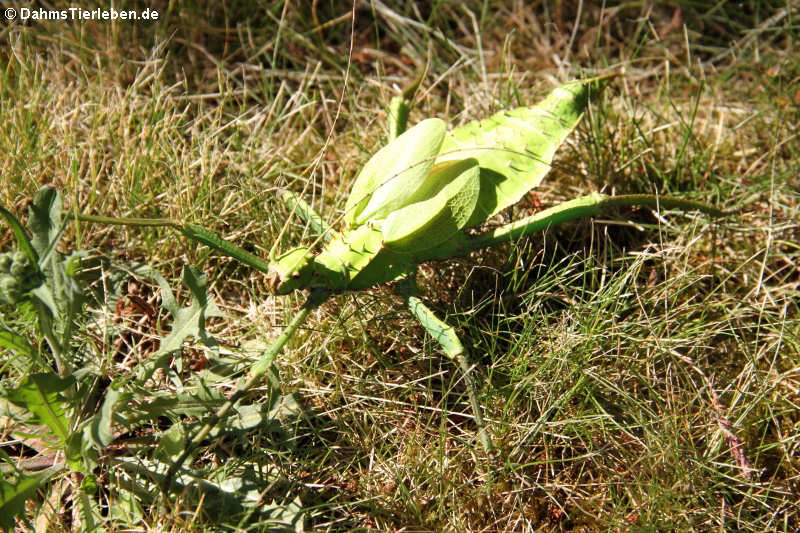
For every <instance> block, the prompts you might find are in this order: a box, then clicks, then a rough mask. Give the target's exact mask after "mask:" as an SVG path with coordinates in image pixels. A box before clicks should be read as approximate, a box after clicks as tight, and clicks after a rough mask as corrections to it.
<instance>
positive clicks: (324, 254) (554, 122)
mask: <svg viewBox="0 0 800 533" xmlns="http://www.w3.org/2000/svg"><path fill="white" fill-rule="evenodd" d="M608 78H609V76H606V77H602V78H595V79H589V80H582V81H576V82H572V83H568V84H565V85H562V86H560V87H557V88H556V89H554V90H553V91H552V92H551V93H550V94H549V95H548V96H547V97H546V98H545V99H544V100H543V101H542V102H541V103H539V104H538V105H536V106H533V107H523V108H518V109H514V110H511V111H503V112H500V113H497V114H496V115H493V116H491V117H489V118H487V119H485V120H481V121H475V122H470V123H468V124H465V125H463V126H460V127H457V128H454V129H452V130H450V131H447V128H446V125H445V123H444V122H443V121H442V120H440V119H436V118H432V119H427V120H424V121H422V122H420V123H419V124H417V125H416V126H414V127H412V128H410V129H408V130H406V131H404V129H405V122H406V118H407V117H408V112H409V109H410V107H411V98H412V97H413V93H414V90H416V86H418V82H417V83H415V84H414V85H413V86H412V87H413V90H410V91H406V93H404V94H403V95H402V96H398V97H395V98H394V99H393V100H392V102H391V105H390V113H389V117H390V124H389V130H390V137H391V138H390V142H389V143H388V144H387V145H386V146H385V147H383V148H382V149H380V150H379V151H378V152H377V153H376V154H375V155H374V156H372V158H371V159H370V160H369V161H368V162H367V163H366V164H365V165H364V167H363V169H362V170H361V172H360V173H359V175H358V177H357V178H356V180H355V182H354V184H353V187H352V190H351V193H350V196H349V198H348V200H347V203H346V205H345V213H344V216H343V222H344V225H343V227H342V228H341V230H340V231H335V230H334V229H332V228H331V227H330V226H328V225H327V224H326V223H325V222H324V221H323V220H322V218H321V217H320V216H319V215H318V214H317V213H315V212H314V211H313V209H311V207H309V206H308V205H307V204H306V203H305V202H303V201H302V200H301V199H299V198H297V197H296V196H295V195H293V194H292V193H290V192H288V191H283V192H282V193H281V194H280V197H281V200H282V201H283V202H284V203H286V204H287V206H289V208H290V209H292V210H293V211H294V212H296V213H298V214H299V215H300V216H301V218H303V219H304V220H305V221H306V222H307V223H309V225H311V227H312V228H313V229H315V230H316V231H318V232H320V233H321V234H322V239H320V240H319V241H318V242H324V243H325V244H324V246H323V247H322V249H321V250H316V249H313V248H311V247H307V246H298V247H295V248H292V249H290V250H288V251H286V252H284V253H281V254H278V253H274V251H273V253H271V254H270V257H269V261H265V260H263V259H261V258H259V257H256V256H254V255H252V254H250V253H249V252H247V251H245V250H243V249H241V248H239V247H237V246H235V245H233V244H231V243H229V242H227V241H225V240H223V239H221V238H220V237H218V236H216V235H214V234H213V233H211V232H209V231H208V230H206V229H205V228H202V227H199V226H195V225H188V224H180V223H178V222H176V221H172V220H167V219H123V218H109V217H99V216H89V215H79V216H78V218H80V219H82V220H85V221H91V222H101V223H112V224H128V225H141V226H154V225H161V226H171V227H173V228H175V229H177V230H178V231H180V232H181V233H182V234H184V235H185V236H186V237H188V238H190V239H192V240H195V241H198V242H201V243H203V244H206V245H208V246H210V247H211V248H213V249H215V250H217V251H219V252H221V253H223V254H226V255H228V256H231V257H233V258H235V259H238V260H240V261H242V262H244V263H246V264H247V265H249V266H251V267H253V268H256V269H258V270H262V271H264V272H267V273H268V282H269V287H270V290H271V291H272V292H273V293H275V294H288V293H290V292H292V291H295V290H308V291H310V293H309V296H308V299H307V301H306V303H305V304H304V305H303V307H302V308H301V310H300V311H299V312H298V313H297V315H296V316H295V317H294V318H293V319H292V321H291V322H290V323H289V325H288V326H287V327H286V329H285V330H284V332H283V334H282V335H281V336H280V337H278V339H276V340H275V342H274V343H273V345H272V347H271V349H270V350H269V351H268V352H267V353H266V354H265V355H264V357H263V358H262V360H260V361H259V362H258V363H256V364H255V365H254V366H253V367H252V368H251V369H250V372H249V374H248V377H247V379H246V380H244V381H243V383H241V384H240V386H239V387H238V388H237V390H236V391H235V393H234V394H233V395H232V396H231V397H230V398H229V400H228V401H227V402H226V403H225V404H224V405H223V406H222V407H221V408H220V409H219V410H218V411H217V412H216V413H214V414H213V415H212V416H210V417H209V418H208V420H207V421H206V423H205V424H204V425H203V427H202V428H201V429H200V430H199V431H198V432H197V434H195V435H194V436H193V438H192V439H191V440H190V441H189V443H188V444H187V447H186V449H185V451H184V453H183V454H182V455H181V456H180V457H179V458H178V459H177V461H176V462H175V463H174V464H173V467H172V470H171V472H170V473H169V474H168V475H167V477H166V480H165V484H164V487H165V490H168V489H169V485H170V482H171V478H172V476H173V475H174V474H175V472H176V471H177V470H178V469H179V468H180V466H181V464H182V463H183V462H184V461H185V460H186V459H187V458H188V457H189V456H190V455H191V453H192V451H193V449H194V448H195V447H196V446H197V444H199V443H200V442H201V441H202V440H203V439H204V438H206V437H207V436H208V434H209V433H210V432H211V430H212V429H213V428H214V426H215V424H217V422H218V421H219V420H220V419H221V418H222V417H224V416H225V415H226V414H227V413H228V412H229V410H230V409H231V408H232V407H233V406H234V405H235V404H236V402H238V400H239V399H240V398H241V397H242V396H243V395H244V394H245V393H246V392H247V391H249V390H250V389H251V388H252V387H253V386H254V385H255V384H256V383H257V382H258V381H259V380H260V379H261V378H262V376H263V374H264V373H265V371H266V369H267V368H268V366H269V365H270V364H271V363H272V361H273V360H274V358H275V357H276V356H277V354H278V353H279V352H280V350H281V349H282V348H283V346H284V344H285V343H286V342H287V341H288V339H289V338H290V337H291V336H292V334H293V333H294V332H295V331H296V330H297V328H298V327H299V326H300V325H301V324H302V322H303V321H304V320H305V319H306V318H307V317H308V315H309V313H310V312H311V311H312V310H313V309H314V308H316V307H318V306H320V305H321V304H322V303H323V302H325V301H326V300H327V299H328V298H329V297H330V296H331V295H333V294H336V293H340V292H343V291H355V290H363V289H367V288H370V287H373V286H376V285H380V284H384V283H388V282H399V283H398V284H397V287H398V289H399V292H400V293H401V294H402V296H403V297H404V299H405V302H406V305H407V306H408V309H409V311H410V312H411V313H412V314H413V315H414V316H415V317H416V318H417V319H418V320H419V322H420V323H421V324H422V326H423V327H424V328H425V330H426V331H427V332H428V333H429V334H430V335H431V336H432V337H433V338H434V339H435V340H436V341H437V342H438V343H439V345H440V346H441V347H442V349H443V351H444V352H445V353H446V354H447V355H448V356H449V357H451V358H452V359H454V360H456V361H458V363H459V365H460V367H461V369H462V371H463V373H464V379H465V383H466V387H467V392H468V395H469V399H470V403H471V405H472V409H473V412H474V418H475V425H476V428H477V435H478V438H479V440H480V442H481V444H482V445H483V447H484V448H485V450H486V451H487V452H491V451H492V450H493V446H492V441H491V438H490V437H489V433H488V431H487V428H486V424H485V422H484V420H483V416H482V411H481V408H480V405H479V402H478V399H477V394H476V391H475V385H474V382H473V380H472V373H471V369H472V365H471V363H470V359H469V354H468V353H467V351H466V349H465V348H464V346H463V344H462V343H461V342H460V340H459V338H458V335H457V333H456V331H455V329H454V328H453V327H451V326H449V325H447V324H446V323H445V322H444V321H442V320H441V319H439V318H438V317H436V315H435V314H434V313H433V312H432V311H431V310H430V309H429V308H428V307H427V306H426V305H425V304H424V303H423V302H422V301H421V300H420V299H419V298H418V297H417V295H416V285H415V282H414V278H415V273H416V269H417V266H418V265H419V264H420V263H422V262H424V261H429V260H433V259H446V258H448V257H453V256H456V255H463V254H465V253H468V252H470V251H472V250H476V249H479V248H484V247H487V246H493V245H496V244H499V243H503V242H508V241H511V240H514V239H518V238H520V237H523V236H525V235H529V234H531V233H534V232H537V231H542V230H544V229H546V228H547V227H549V226H551V225H554V224H559V223H561V222H565V221H568V220H572V219H575V218H579V217H584V216H593V215H597V214H599V213H601V212H603V211H604V210H607V209H608V208H610V207H614V206H650V207H654V208H657V207H664V208H678V209H686V210H699V211H702V212H704V213H706V214H708V215H711V216H719V215H721V214H722V212H721V211H720V210H719V209H717V208H715V207H713V206H710V205H708V204H704V203H701V202H695V201H690V200H683V199H679V198H669V197H656V196H651V195H627V196H615V197H610V196H606V195H603V194H597V193H595V194H591V195H588V196H584V197H581V198H577V199H574V200H570V201H567V202H564V203H562V204H560V205H557V206H554V207H551V208H549V209H546V210H544V211H541V212H539V213H536V214H534V215H532V216H529V217H526V218H523V219H521V220H518V221H516V222H513V223H511V224H508V225H506V226H503V227H500V228H498V229H495V230H493V231H489V232H486V233H482V234H477V235H473V234H469V233H467V232H466V231H465V230H466V229H468V228H471V227H474V226H477V225H478V224H480V223H482V222H484V221H485V220H487V219H488V218H490V217H492V216H493V215H495V214H496V213H498V212H500V211H501V210H503V209H505V208H507V207H509V206H511V205H513V204H514V203H516V202H517V201H519V199H520V198H521V197H522V196H523V195H524V194H525V193H526V192H527V191H529V190H530V189H531V188H532V187H535V186H537V185H538V184H539V183H540V182H541V180H542V179H543V178H544V176H545V175H546V174H547V172H548V171H549V170H550V164H551V162H552V159H553V156H554V154H555V153H556V150H557V149H558V147H559V146H560V145H561V144H562V143H563V142H564V140H565V139H566V138H567V137H568V135H569V134H570V132H571V131H572V130H573V129H574V128H575V126H576V125H577V124H578V123H579V121H580V119H581V117H582V116H583V114H584V112H585V110H586V108H587V106H588V105H589V102H590V101H591V99H592V97H593V96H594V95H596V94H597V93H598V92H599V91H600V90H601V89H602V87H603V85H604V84H605V83H606V81H607V79H608Z"/></svg>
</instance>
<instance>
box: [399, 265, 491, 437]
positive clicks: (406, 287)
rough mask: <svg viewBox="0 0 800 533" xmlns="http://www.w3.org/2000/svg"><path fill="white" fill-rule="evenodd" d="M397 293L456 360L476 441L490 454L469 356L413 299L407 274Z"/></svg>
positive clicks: (450, 328)
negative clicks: (473, 425)
mask: <svg viewBox="0 0 800 533" xmlns="http://www.w3.org/2000/svg"><path fill="white" fill-rule="evenodd" d="M398 289H399V291H398V292H400V294H401V295H402V296H403V299H404V300H405V302H406V306H408V310H409V311H411V314H412V315H414V317H415V318H416V319H417V320H418V321H419V323H420V324H422V327H424V328H425V331H427V332H428V333H429V334H430V335H431V337H433V338H434V339H436V342H438V343H439V346H441V347H442V350H444V353H445V354H446V355H447V356H448V357H450V358H451V359H453V360H456V361H458V364H459V365H460V366H461V372H462V374H463V376H464V383H465V384H466V387H467V394H468V395H469V402H470V404H471V406H472V413H473V415H474V416H475V425H476V426H478V439H480V441H481V444H482V445H483V448H484V449H485V450H486V452H487V453H492V451H494V446H493V445H492V439H491V438H490V437H489V433H488V432H487V431H486V424H485V423H484V421H483V410H482V409H481V405H480V403H478V395H477V393H476V390H475V381H474V379H473V375H472V368H473V367H472V365H471V363H470V360H469V353H468V352H467V350H466V348H464V345H463V344H462V343H461V340H460V339H459V338H458V335H457V334H456V331H455V329H454V328H453V326H450V325H448V324H447V323H445V322H444V321H442V320H441V319H440V318H439V317H437V316H436V315H435V314H434V313H433V311H431V310H430V309H429V308H428V306H426V305H425V304H424V303H423V302H422V300H420V299H419V298H418V297H417V284H416V280H415V279H414V275H413V274H409V275H407V276H406V277H405V278H403V279H402V280H401V281H400V284H399V286H398Z"/></svg>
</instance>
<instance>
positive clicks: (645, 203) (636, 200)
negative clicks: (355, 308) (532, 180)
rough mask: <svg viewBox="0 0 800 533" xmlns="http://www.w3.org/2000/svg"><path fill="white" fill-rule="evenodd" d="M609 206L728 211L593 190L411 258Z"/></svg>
mask: <svg viewBox="0 0 800 533" xmlns="http://www.w3.org/2000/svg"><path fill="white" fill-rule="evenodd" d="M613 207H650V208H654V209H658V208H661V209H683V210H685V211H695V210H696V211H700V212H703V213H705V214H707V215H710V216H712V217H720V216H724V215H727V214H729V213H728V212H727V211H722V210H721V209H718V208H716V207H714V206H712V205H710V204H707V203H705V202H698V201H695V200H685V199H683V198H674V197H671V196H660V197H659V196H655V195H652V194H628V195H620V196H608V195H606V194H601V193H595V194H590V195H587V196H581V197H580V198H576V199H574V200H568V201H566V202H563V203H560V204H558V205H556V206H553V207H549V208H547V209H545V210H543V211H540V212H538V213H535V214H533V215H531V216H529V217H525V218H523V219H520V220H517V221H515V222H511V223H509V224H506V225H504V226H501V227H499V228H497V229H494V230H491V231H487V232H485V233H481V234H478V235H466V234H464V233H458V234H456V235H455V236H454V237H453V238H452V239H451V240H450V241H448V242H446V243H444V244H442V245H441V246H437V247H436V248H433V249H431V250H430V251H428V252H426V253H424V254H421V256H420V257H415V259H416V260H417V261H418V262H420V263H421V262H424V261H429V260H431V259H447V258H450V257H454V256H458V255H464V254H467V253H469V252H471V251H473V250H480V249H481V248H487V247H490V246H496V245H498V244H502V243H505V242H510V241H514V240H517V239H520V238H522V237H525V236H527V235H531V234H533V233H537V232H540V231H544V230H546V229H547V228H549V227H550V226H555V225H557V224H561V223H562V222H568V221H570V220H575V219H578V218H583V217H590V216H596V215H599V214H602V213H603V212H604V211H606V210H607V209H609V208H613Z"/></svg>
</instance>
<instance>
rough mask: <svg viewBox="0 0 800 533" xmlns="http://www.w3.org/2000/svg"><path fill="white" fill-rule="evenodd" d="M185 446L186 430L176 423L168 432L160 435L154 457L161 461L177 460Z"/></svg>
mask: <svg viewBox="0 0 800 533" xmlns="http://www.w3.org/2000/svg"><path fill="white" fill-rule="evenodd" d="M185 446H186V428H184V427H183V424H182V423H180V422H176V423H174V424H172V425H171V426H170V427H169V429H168V430H166V431H164V432H163V433H161V437H160V438H159V441H158V446H157V447H156V452H155V453H156V457H158V458H160V459H163V460H167V461H169V460H173V461H174V460H175V459H177V458H178V457H179V456H180V455H181V453H183V450H184V448H185Z"/></svg>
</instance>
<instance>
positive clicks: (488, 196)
mask: <svg viewBox="0 0 800 533" xmlns="http://www.w3.org/2000/svg"><path fill="white" fill-rule="evenodd" d="M598 86H599V83H598V82H593V81H578V82H572V83H568V84H565V85H562V86H560V87H557V88H555V89H554V90H553V91H552V92H551V93H550V94H549V95H548V96H547V97H546V98H545V99H544V100H543V101H542V102H540V103H539V104H537V105H535V106H533V107H520V108H517V109H513V110H510V111H502V112H500V113H497V114H496V115H493V116H491V117H489V118H487V119H484V120H480V121H475V122H470V123H468V124H464V125H463V126H460V127H458V128H455V129H453V130H452V131H451V132H449V133H448V134H447V135H446V136H445V138H444V141H443V142H442V147H441V152H440V154H439V157H438V158H437V160H436V161H437V163H439V162H442V161H453V160H459V159H465V158H467V157H472V158H475V159H477V160H478V164H479V165H480V167H481V176H480V182H481V186H480V196H479V199H478V205H477V207H476V208H475V211H474V213H473V214H472V217H471V218H470V220H469V221H468V222H467V224H466V227H471V226H474V225H476V224H479V223H481V222H483V221H484V220H486V219H488V218H489V217H491V216H493V215H495V214H496V213H498V212H499V211H501V210H503V209H505V208H506V207H508V206H510V205H513V204H515V203H516V202H518V201H519V199H520V198H522V196H523V195H524V194H525V193H526V192H528V191H529V190H530V189H532V188H533V187H536V186H537V185H539V183H540V182H541V181H542V179H543V178H544V176H545V175H546V174H547V172H548V171H549V170H550V163H551V162H552V160H553V156H554V154H555V152H556V150H557V149H558V147H559V146H560V145H561V144H562V143H563V142H564V140H565V139H566V138H567V135H569V133H570V132H571V131H572V130H573V128H575V126H576V125H577V124H578V121H579V120H580V118H581V116H582V115H583V112H584V110H585V109H586V105H587V103H588V101H589V96H590V93H591V92H592V91H594V90H595V89H597V88H598Z"/></svg>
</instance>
